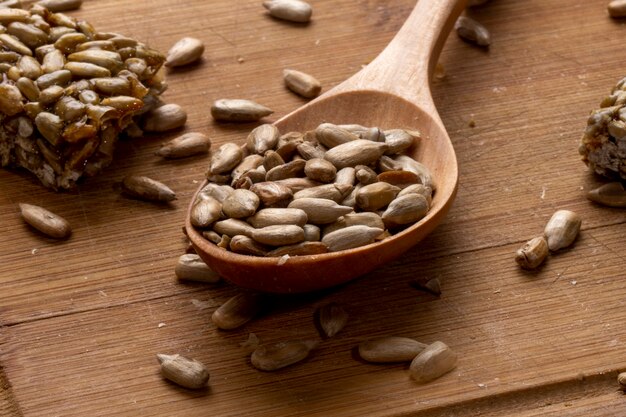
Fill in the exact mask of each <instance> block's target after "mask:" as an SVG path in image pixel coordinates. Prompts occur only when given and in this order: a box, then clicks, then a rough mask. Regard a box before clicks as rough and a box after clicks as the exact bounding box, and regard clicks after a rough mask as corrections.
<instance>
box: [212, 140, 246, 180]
mask: <svg viewBox="0 0 626 417" xmlns="http://www.w3.org/2000/svg"><path fill="white" fill-rule="evenodd" d="M242 158H243V151H242V150H241V148H240V147H239V146H237V145H236V144H234V143H230V142H229V143H225V144H223V145H221V146H220V147H219V148H218V149H217V151H215V152H214V153H213V155H211V162H210V163H209V171H208V172H209V173H210V174H224V173H227V172H229V171H230V170H232V169H233V168H234V167H236V166H237V165H238V164H239V162H241V159H242Z"/></svg>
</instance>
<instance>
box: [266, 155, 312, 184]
mask: <svg viewBox="0 0 626 417" xmlns="http://www.w3.org/2000/svg"><path fill="white" fill-rule="evenodd" d="M305 165H306V161H305V160H303V159H294V160H293V161H291V162H287V163H285V164H283V165H279V166H277V167H275V168H272V169H271V170H269V171H268V172H267V174H266V175H265V180H266V181H278V180H284V179H287V178H296V177H299V176H300V175H302V174H304V166H305Z"/></svg>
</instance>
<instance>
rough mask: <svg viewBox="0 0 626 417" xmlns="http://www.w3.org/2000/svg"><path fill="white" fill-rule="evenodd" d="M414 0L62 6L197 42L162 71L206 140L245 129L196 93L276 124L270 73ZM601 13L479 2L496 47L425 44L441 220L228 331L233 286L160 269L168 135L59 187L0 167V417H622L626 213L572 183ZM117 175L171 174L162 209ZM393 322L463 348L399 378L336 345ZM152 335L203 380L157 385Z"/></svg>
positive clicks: (315, 58)
mask: <svg viewBox="0 0 626 417" xmlns="http://www.w3.org/2000/svg"><path fill="white" fill-rule="evenodd" d="M312 3H313V2H312ZM413 5H414V2H413V0H394V1H384V0H359V1H346V0H341V1H319V2H314V7H315V12H314V21H313V22H312V24H311V25H308V26H299V25H291V24H285V23H283V22H279V21H276V20H273V19H271V18H269V17H267V16H266V15H265V12H264V11H263V8H262V7H261V6H260V4H259V2H258V1H256V0H245V1H244V0H241V1H238V2H236V3H233V2H230V1H226V0H213V1H210V2H206V1H202V0H189V1H185V2H171V1H166V0H151V1H149V2H127V1H123V0H99V1H94V0H87V1H85V2H84V4H83V7H82V9H81V10H80V11H77V12H73V15H76V16H80V17H83V18H86V19H88V20H89V21H91V22H93V23H94V24H95V26H96V27H97V28H100V29H102V30H110V31H118V32H121V33H124V34H128V35H131V36H135V37H138V38H140V39H143V40H145V41H147V42H149V43H150V44H151V45H153V46H155V47H157V48H159V49H161V50H167V49H168V47H169V46H170V45H172V44H173V43H174V42H175V41H176V40H177V39H178V38H180V37H182V36H196V37H199V38H201V39H203V40H204V41H205V42H206V44H207V53H206V55H205V59H204V60H203V62H202V63H201V64H199V65H198V66H196V67H193V68H189V69H185V70H181V71H172V72H170V73H169V74H168V80H169V83H170V89H169V90H168V91H167V92H166V96H165V99H166V101H168V102H176V103H179V104H181V105H183V106H184V107H185V108H186V109H187V111H188V113H189V121H188V123H187V126H186V131H201V132H205V133H207V134H209V135H210V136H211V138H212V139H213V143H214V146H217V145H219V144H220V143H223V142H225V141H230V140H236V141H243V139H244V138H245V134H246V131H248V130H249V129H250V128H251V125H247V126H234V125H217V124H215V123H213V122H212V121H211V118H210V115H209V112H208V108H209V106H210V103H211V101H212V100H214V99H217V98H224V97H231V98H234V97H241V98H250V99H254V100H257V101H259V102H261V103H263V104H265V105H268V106H270V107H271V108H273V109H274V110H275V111H276V114H275V118H270V120H276V119H277V118H279V117H280V116H282V115H284V114H287V113H288V112H290V111H291V110H293V109H295V108H297V107H298V106H300V105H302V104H303V103H304V101H303V100H302V99H300V98H298V97H296V96H294V95H292V94H290V93H289V92H288V91H286V90H285V88H284V86H283V85H282V80H281V72H282V69H283V68H286V67H291V68H294V69H299V70H304V71H307V72H310V73H311V74H314V75H315V76H316V77H318V78H319V79H320V80H321V81H322V83H323V85H324V87H325V88H330V87H332V86H334V85H337V84H338V83H340V82H341V81H343V80H344V79H346V78H348V77H349V76H350V75H352V74H354V73H355V72H357V71H358V70H359V69H360V68H361V65H363V64H366V63H367V62H369V61H370V60H371V59H373V58H374V57H375V56H376V55H377V54H378V53H379V52H380V51H381V50H382V49H383V48H384V46H385V45H386V44H387V42H389V40H390V39H391V38H392V37H393V35H394V33H395V32H396V31H397V30H398V29H399V27H400V26H401V25H402V23H403V21H404V19H405V18H406V17H407V16H408V14H409V12H410V10H411V9H412V8H413ZM605 7H606V1H605V0H527V1H524V2H520V1H515V0H493V1H492V2H491V3H490V4H489V6H487V7H484V8H480V9H475V10H473V11H472V12H471V14H472V16H474V17H476V18H477V19H479V20H480V21H481V22H483V23H484V24H485V25H487V27H488V28H489V29H490V30H491V32H492V36H493V40H494V41H493V45H492V47H491V48H490V49H489V51H485V50H482V49H477V48H474V47H472V46H470V45H467V44H465V43H463V42H462V41H460V40H459V39H458V38H457V37H456V36H451V37H450V39H449V40H448V42H447V44H446V46H445V48H444V51H443V53H442V57H441V62H442V63H443V65H444V67H445V69H446V72H447V76H446V78H445V79H443V80H440V81H437V82H435V84H434V85H433V94H434V98H435V104H436V106H437V108H438V110H439V112H440V115H441V118H442V120H443V122H444V124H445V126H446V128H447V131H448V133H449V134H450V137H451V139H452V141H453V144H454V147H455V150H456V153H457V157H458V160H459V170H460V182H459V192H458V196H457V199H456V202H455V204H454V205H453V207H452V209H451V211H450V213H449V215H448V216H447V218H446V220H445V221H444V223H443V224H442V225H440V226H439V227H438V228H437V229H436V230H435V232H434V233H433V234H431V235H430V236H429V237H428V238H427V239H426V240H425V241H423V242H421V243H420V244H419V245H418V246H416V247H415V248H414V249H412V250H411V251H410V252H408V253H407V254H406V255H405V256H403V257H402V258H401V259H400V260H398V261H396V262H394V263H392V264H389V265H387V266H385V267H383V268H380V269H378V270H376V271H374V272H372V273H369V274H367V275H365V276H363V277H362V278H360V279H358V280H356V281H354V282H351V283H349V284H346V285H344V286H341V287H339V288H336V289H333V290H329V291H325V292H322V293H317V294H311V295H306V296H300V297H295V298H280V299H278V300H276V303H275V305H276V306H275V308H274V310H273V311H272V312H271V313H269V314H267V315H265V316H263V317H261V318H259V319H258V320H256V321H254V322H251V323H249V324H248V325H246V326H245V327H244V328H242V329H239V330H236V331H233V332H221V331H217V330H216V329H215V328H214V326H213V325H212V324H211V322H210V314H211V313H212V311H213V310H214V309H215V308H216V307H217V306H218V305H219V304H220V303H222V302H223V301H225V300H226V299H227V298H228V297H229V296H231V295H233V294H234V293H235V292H236V289H235V288H233V287H232V286H230V285H228V284H220V285H218V286H214V287H210V286H203V285H200V284H193V285H190V284H181V283H178V282H176V280H175V278H174V276H173V273H172V268H173V265H174V263H175V261H176V258H177V257H178V256H179V255H180V254H181V253H182V251H183V250H184V247H185V243H184V241H183V239H182V235H181V232H180V227H181V225H182V222H183V219H184V211H185V208H186V206H187V204H188V202H189V199H190V197H191V195H192V193H193V191H194V190H195V189H196V187H197V181H199V180H200V179H201V178H202V173H203V171H204V169H205V167H206V164H207V160H206V158H203V157H198V158H194V159H190V160H186V161H175V162H162V161H160V160H159V159H158V158H157V157H156V156H154V155H153V154H154V151H155V150H156V149H158V147H159V145H160V143H162V142H163V141H165V140H167V139H169V138H171V137H173V136H175V135H176V134H178V133H180V132H173V133H171V134H167V135H162V136H150V137H146V138H143V139H141V140H134V141H130V142H124V143H122V144H121V146H120V147H119V149H118V150H117V158H116V160H115V162H114V164H113V165H112V166H111V167H110V168H109V169H107V170H106V172H105V173H103V174H102V175H101V176H100V177H98V178H95V179H92V180H89V181H87V182H86V183H84V184H83V185H81V187H80V189H79V190H78V191H76V192H74V193H63V194H55V193H52V192H49V191H47V190H44V189H42V188H41V187H40V186H39V185H37V184H36V183H34V182H33V181H32V180H31V179H30V178H29V177H27V176H25V175H21V174H19V173H15V172H12V171H6V170H3V171H0V232H1V233H2V236H4V239H1V240H0V297H1V298H0V365H1V366H2V369H3V372H4V377H2V378H0V387H2V389H1V391H0V414H2V415H5V414H6V415H21V414H23V415H25V416H49V415H63V416H84V415H90V416H105V415H112V414H115V415H128V416H134V415H146V416H166V415H167V416H202V415H206V414H207V410H210V413H211V414H214V415H220V416H240V415H249V416H265V415H280V416H290V415H294V416H295V415H307V416H328V415H333V416H353V415H368V416H369V415H372V416H409V415H410V416H456V415H463V416H468V415H488V416H500V415H510V416H524V417H526V416H540V415H541V416H543V415H548V416H587V415H594V416H596V415H597V416H602V415H607V416H609V415H610V416H614V415H622V414H624V413H625V412H626V405H625V403H624V397H623V395H622V394H621V393H619V392H618V391H617V384H616V383H615V382H614V381H615V376H616V374H617V373H618V372H619V371H622V370H626V360H625V359H624V354H623V352H624V344H625V343H626V341H625V340H624V336H623V335H624V334H626V320H625V318H626V317H625V316H626V309H624V305H623V304H624V301H623V300H624V299H626V282H625V281H624V279H625V278H624V273H623V270H624V263H625V258H624V253H626V242H625V241H624V222H625V220H626V213H625V212H624V211H623V210H617V209H607V208H602V207H599V206H597V205H594V204H592V203H590V202H588V201H587V200H586V199H585V198H584V192H585V190H587V189H589V188H590V187H593V186H595V185H596V184H599V183H600V180H599V179H598V178H596V177H593V176H591V175H590V174H589V172H588V171H587V169H586V167H585V166H584V164H582V162H580V159H579V156H578V154H577V145H578V140H579V137H580V135H581V133H582V129H583V128H584V126H585V122H586V120H585V119H586V115H587V114H588V112H589V111H590V110H591V109H593V108H594V107H596V106H597V104H598V103H599V102H600V100H601V99H602V97H603V96H604V95H605V94H606V93H607V92H608V91H609V89H610V88H611V86H612V85H614V83H615V82H617V80H619V79H620V78H621V77H623V76H624V75H626V74H625V73H624V68H623V62H624V58H625V57H624V53H625V52H624V51H623V47H622V44H623V37H624V36H625V35H626V33H625V31H626V27H624V26H623V24H622V23H621V22H616V21H613V20H611V19H610V18H608V17H607V14H606V9H605ZM122 11H123V13H122ZM239 57H241V58H243V60H244V62H243V63H239V62H238V61H237V58H239ZM470 121H474V122H475V125H476V127H474V128H471V127H469V122H470ZM130 172H133V173H140V174H146V175H150V176H152V177H154V178H155V179H159V180H162V181H164V182H166V183H167V184H168V185H170V186H171V187H172V188H173V189H175V190H176V191H177V193H178V195H179V200H178V201H176V202H175V203H174V204H173V205H172V207H171V208H170V209H164V208H163V207H161V206H155V205H151V204H148V203H144V202H139V201H134V200H128V199H125V198H123V197H120V196H119V195H118V194H117V193H116V192H114V191H113V189H112V187H113V183H114V182H116V181H119V180H120V179H121V178H122V177H123V176H124V175H126V174H128V173H130ZM18 202H29V203H34V204H40V205H43V206H45V207H46V208H48V209H50V210H52V211H54V212H57V213H58V214H61V215H63V216H64V217H65V218H67V219H68V220H69V221H70V222H71V223H72V225H73V228H74V235H73V236H72V238H71V239H70V240H68V241H67V242H61V243H58V242H53V241H51V240H48V239H46V238H44V237H41V236H40V235H38V234H36V233H34V232H33V231H32V230H29V229H28V227H27V226H25V225H24V224H23V223H22V221H21V220H20V218H19V211H18V207H17V203H18ZM560 208H567V209H572V210H574V211H577V212H578V213H579V214H580V215H581V216H582V218H583V230H582V232H581V235H580V238H579V240H578V241H577V242H576V244H575V246H574V247H573V248H572V249H570V250H567V251H564V252H562V253H558V254H555V255H553V256H551V257H550V259H549V260H548V262H547V263H546V264H545V265H544V267H543V268H541V269H540V270H538V271H536V272H534V273H527V272H523V271H520V270H519V269H518V268H517V267H516V265H515V264H514V262H513V259H512V258H513V253H514V252H515V250H516V249H517V248H518V247H519V246H520V245H521V244H522V243H523V242H524V241H526V240H527V239H530V238H532V237H534V236H536V235H537V234H539V233H541V231H542V229H543V226H544V225H545V223H546V221H547V220H548V218H549V217H550V216H551V214H552V213H553V212H554V211H555V210H556V209H560ZM430 278H439V279H440V280H441V282H442V288H443V294H442V296H441V297H440V298H435V297H432V296H430V295H427V294H424V293H421V292H419V291H417V290H415V289H413V288H412V287H411V286H410V285H409V282H410V281H411V280H415V279H417V280H420V281H423V280H427V279H430ZM330 301H335V302H338V303H340V304H342V305H343V306H344V307H345V308H346V310H348V312H349V314H350V317H351V319H350V322H349V324H348V326H347V327H346V328H345V329H344V330H343V331H342V332H341V333H339V334H338V335H337V336H336V337H335V338H334V339H330V340H327V341H324V342H323V343H322V344H321V345H320V347H319V349H318V350H317V351H316V352H314V354H313V355H312V356H311V358H310V359H309V360H307V361H306V362H304V363H302V364H300V365H298V366H294V367H291V368H287V369H285V370H283V371H280V372H277V373H262V372H258V371H255V370H254V369H252V368H251V366H250V365H249V363H248V359H247V355H246V352H245V351H244V350H243V349H242V348H241V347H240V343H241V342H243V341H245V340H246V339H247V337H248V334H249V333H250V332H254V333H255V334H257V335H258V336H259V337H260V338H261V339H262V340H263V341H267V342H271V341H278V340H283V339H285V338H292V337H298V338H313V337H317V332H316V329H315V326H314V325H313V319H312V317H313V312H314V310H315V308H316V307H317V306H319V305H321V304H323V303H326V302H330ZM161 323H163V324H165V325H164V326H163V325H161V326H160V327H159V324H161ZM390 334H394V335H405V336H411V337H415V338H417V339H419V340H421V341H423V342H431V341H434V340H443V341H444V342H446V343H448V344H449V345H450V346H451V347H452V348H453V349H454V350H455V351H457V352H458V354H459V356H460V360H459V365H458V367H457V369H456V370H455V371H454V372H452V373H450V374H448V375H446V376H444V377H443V378H441V379H439V380H437V381H434V382H432V383H430V384H427V385H416V384H414V383H412V382H411V381H410V380H409V378H408V375H407V369H406V366H404V365H392V366H377V365H371V364H366V363H363V362H361V361H359V360H357V359H355V358H354V355H353V348H354V346H356V344H357V343H358V342H359V341H361V340H363V339H366V338H369V337H374V336H379V335H390ZM159 352H163V353H182V354H186V355H188V356H191V357H195V358H197V359H199V360H201V361H203V362H205V363H206V364H207V366H208V367H209V369H210V370H211V373H212V376H211V381H210V389H208V390H207V391H201V392H190V391H186V390H182V389H179V388H177V387H175V386H173V385H172V384H169V383H167V382H166V381H164V380H162V379H161V377H160V376H159V374H158V366H157V361H156V359H155V354H156V353H159Z"/></svg>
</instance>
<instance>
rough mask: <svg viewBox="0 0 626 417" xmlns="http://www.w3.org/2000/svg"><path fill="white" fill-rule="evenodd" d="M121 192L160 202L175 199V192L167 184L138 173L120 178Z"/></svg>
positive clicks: (140, 198)
mask: <svg viewBox="0 0 626 417" xmlns="http://www.w3.org/2000/svg"><path fill="white" fill-rule="evenodd" d="M122 192H123V193H124V194H126V195H127V196H129V197H134V198H137V199H139V200H146V201H161V202H169V201H173V200H176V193H174V191H172V190H171V189H170V188H169V187H168V186H167V185H165V184H163V183H161V182H158V181H155V180H153V179H151V178H148V177H144V176H139V175H129V176H127V177H124V179H123V180H122Z"/></svg>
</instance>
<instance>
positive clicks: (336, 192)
mask: <svg viewBox="0 0 626 417" xmlns="http://www.w3.org/2000/svg"><path fill="white" fill-rule="evenodd" d="M353 188H354V187H353V186H352V185H348V184H324V185H318V186H316V187H310V188H305V189H304V190H300V191H298V192H297V193H294V195H293V198H294V200H296V199H299V198H324V199H327V200H333V201H334V202H336V203H339V202H341V201H343V199H344V198H346V196H347V195H348V194H350V192H352V189H353Z"/></svg>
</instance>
